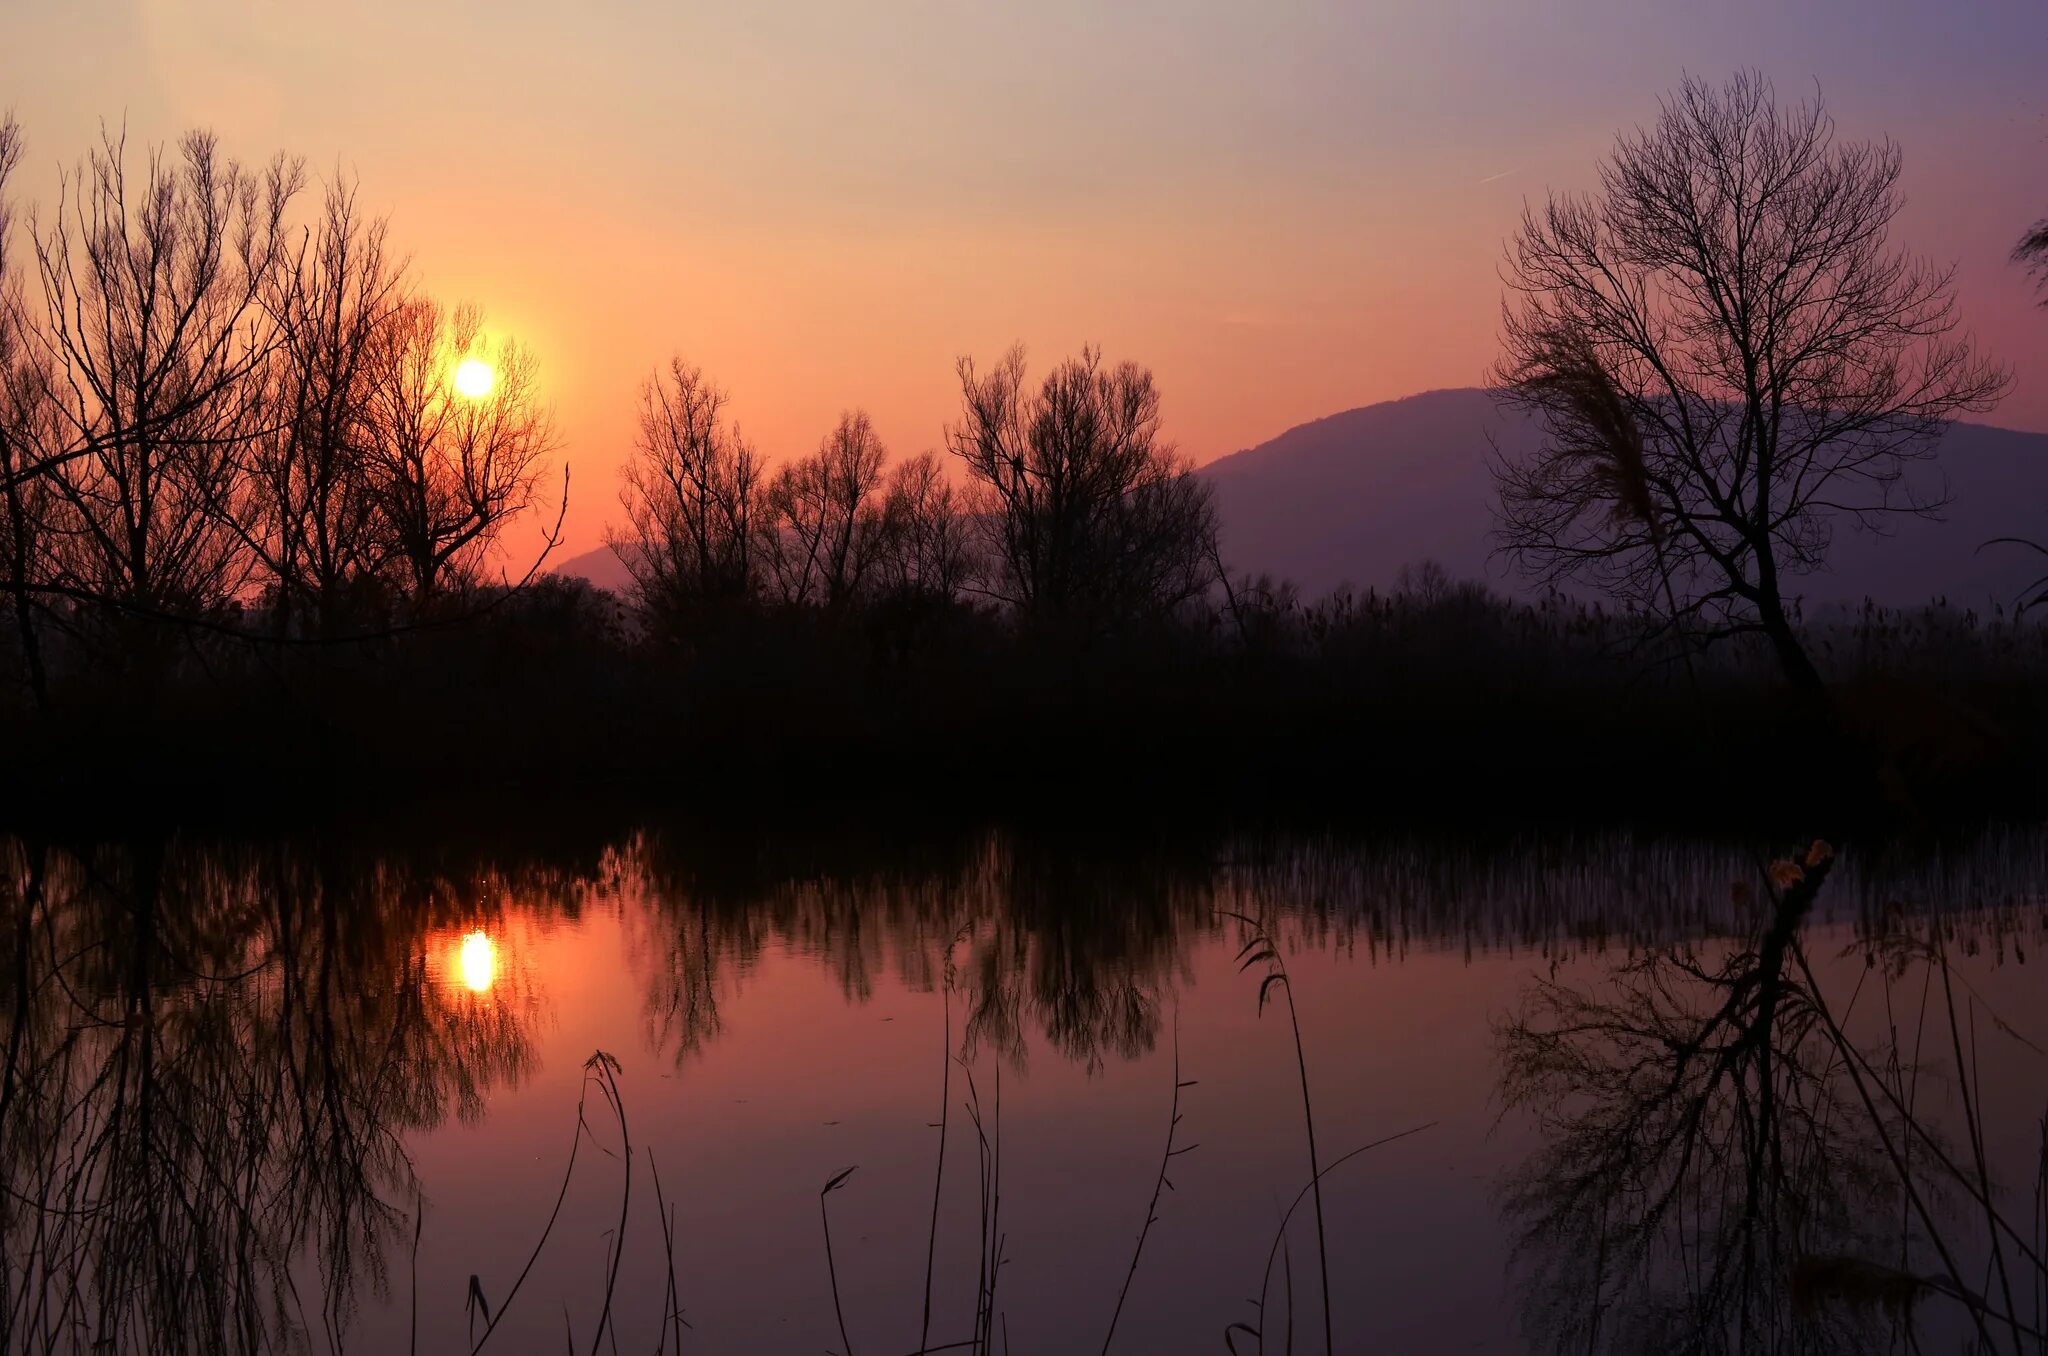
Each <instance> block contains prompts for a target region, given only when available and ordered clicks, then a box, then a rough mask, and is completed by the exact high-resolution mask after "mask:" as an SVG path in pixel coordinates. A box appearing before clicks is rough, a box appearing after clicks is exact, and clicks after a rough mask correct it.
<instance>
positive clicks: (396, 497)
mask: <svg viewBox="0 0 2048 1356" xmlns="http://www.w3.org/2000/svg"><path fill="white" fill-rule="evenodd" d="M377 335H378V338H377V343H376V345H375V353H374V356H373V359H372V362H373V368H374V375H373V378H372V380H371V383H370V400H369V404H370V418H371V420H372V421H373V423H374V427H375V451H374V454H373V456H372V458H371V461H372V466H371V471H370V478H371V494H372V496H373V498H374V501H375V503H376V506H377V511H378V517H379V521H380V523H381V526H382V530H383V531H384V532H386V533H388V534H389V541H388V546H387V548H386V549H388V551H389V553H390V559H391V562H392V564H393V567H394V568H395V569H396V570H398V571H399V573H400V575H401V579H402V583H403V585H404V587H405V590H406V592H407V594H408V595H409V597H410V598H411V600H412V605H413V608H414V611H415V612H416V613H417V612H418V611H419V610H421V609H423V608H427V607H431V606H432V605H433V604H434V602H435V601H436V600H437V599H438V598H439V597H441V596H443V595H445V594H447V593H449V592H451V591H453V590H458V589H461V588H463V587H466V586H468V585H469V584H472V583H474V582H475V581H476V577H477V575H478V572H479V571H480V569H481V568H482V565H483V562H484V560H485V559H486V557H487V556H488V555H489V552H490V549H491V547H492V546H493V545H494V544H496V542H497V540H498V537H499V535H500V534H501V533H502V532H503V530H504V528H505V525H506V524H507V523H508V522H510V521H511V520H512V519H513V518H515V517H517V516H518V515H519V514H521V513H523V512H525V511H526V510H527V509H528V508H530V507H532V505H533V503H534V502H535V490H536V487H537V486H538V484H539V480H540V476H541V474H542V473H543V471H544V470H545V469H546V465H547V458H548V455H549V454H550V453H551V452H552V451H553V450H554V447H555V433H554V421H553V418H552V416H551V415H550V414H549V413H548V411H547V410H546V408H545V407H543V406H542V405H541V403H540V391H539V380H538V378H539V373H538V370H537V368H536V365H535V363H534V360H533V357H532V355H531V354H530V353H528V352H527V350H526V349H525V348H523V347H521V346H520V345H519V344H518V343H517V342H515V341H512V340H503V341H500V342H498V343H496V344H493V343H491V342H490V341H489V340H488V339H486V338H485V336H484V332H483V316H482V313H481V312H479V311H478V310H476V309H475V308H474V307H470V306H460V307H457V308H455V309H454V310H452V311H451V310H448V309H447V308H444V307H443V306H442V305H441V304H440V303H438V302H435V301H433V300H430V299H428V298H425V297H411V298H408V299H407V300H405V301H404V302H403V303H401V304H400V305H399V306H398V308H397V310H396V313H395V314H393V315H392V316H391V317H390V319H389V320H388V321H387V322H386V323H384V324H383V325H381V326H379V327H378V329H377ZM469 361H476V362H480V363H483V364H485V365H486V367H487V369H488V372H489V376H490V386H489V389H488V390H487V391H482V392H468V393H465V392H464V391H463V390H461V389H459V388H458V386H457V380H456V374H457V373H458V372H459V371H461V370H462V366H463V364H464V363H465V362H469ZM565 493H566V491H565Z"/></svg>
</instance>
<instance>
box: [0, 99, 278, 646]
mask: <svg viewBox="0 0 2048 1356" xmlns="http://www.w3.org/2000/svg"><path fill="white" fill-rule="evenodd" d="M302 178H303V175H302V171H301V169H300V166H299V165H298V164H297V163H296V162H293V161H288V160H286V159H285V158H284V157H282V156H279V157H277V158H275V159H273V160H272V161H271V162H270V163H269V165H268V166H267V167H266V168H265V169H264V170H263V171H261V172H250V171H247V170H245V169H243V168H242V167H241V166H240V165H239V164H238V163H236V162H235V161H233V160H231V159H228V158H226V157H224V156H222V155H221V154H220V152H219V148H218V145H217V143H216V142H215V139H214V138H213V137H212V136H211V135H210V134H208V133H204V132H194V133H191V134H189V135H188V136H186V137H185V138H184V140H183V141H182V142H181V143H180V145H179V150H178V156H177V158H176V160H175V162H174V161H172V160H170V159H169V158H167V157H166V156H165V155H164V154H163V153H162V152H161V151H153V152H152V153H151V154H150V156H149V162H148V170H147V173H146V175H145V176H144V179H143V182H142V183H141V185H140V186H139V187H140V192H139V193H137V192H133V191H132V190H133V189H134V188H135V187H136V186H135V185H131V183H130V181H129V178H128V174H127V168H126V147H125V144H124V142H123V140H122V139H120V138H119V137H116V136H114V135H112V134H106V135H104V136H103V137H102V140H101V145H100V147H99V148H98V149H97V150H95V151H93V152H92V153H91V154H89V155H88V156H87V158H86V161H85V163H84V164H83V165H81V166H80V167H79V168H78V169H77V170H76V171H74V172H73V173H72V174H70V175H67V176H66V178H65V182H64V195H63V199H62V200H61V201H60V203H59V206H58V210H57V214H56V220H55V222H54V223H53V224H51V225H50V226H49V227H48V228H47V229H44V228H42V227H41V226H40V225H32V228H31V234H32V236H33V238H34V250H35V255H36V264H37V275H38V278H39V281H40V283H41V291H42V298H41V300H42V305H41V307H40V311H39V318H40V321H41V323H40V324H39V325H37V326H35V327H33V328H32V329H31V330H30V333H31V334H32V335H33V336H34V345H35V348H36V350H37V354H36V356H37V357H38V358H39V359H40V362H39V364H38V370H39V372H40V373H41V375H42V389H41V391H40V392H39V394H40V397H41V398H42V399H43V400H44V401H45V402H47V405H46V410H47V416H48V417H47V427H48V429H49V432H50V441H49V442H47V443H46V444H45V445H44V446H42V447H39V448H38V449H36V450H35V451H34V452H33V453H31V454H30V456H29V457H28V458H26V459H25V460H24V461H23V463H22V464H21V465H20V466H18V467H17V469H16V471H15V472H14V475H13V477H11V478H10V479H17V478H20V477H23V476H25V475H39V474H52V473H53V474H54V479H53V482H52V483H53V485H54V487H55V490H56V493H57V495H58V497H59V498H60V499H61V501H62V505H63V512H62V514H61V515H60V518H59V521H58V522H57V523H56V524H55V533H56V535H55V539H54V541H53V546H54V552H55V555H56V557H57V559H58V562H59V564H60V567H61V572H60V574H59V575H58V578H57V580H56V581H55V582H56V585H57V586H58V587H59V588H61V589H62V590H63V591H65V592H67V593H69V594H71V595H72V596H74V597H77V598H81V599H84V600H86V601H89V602H94V603H101V604H107V605H110V606H112V607H113V608H115V609H117V610H119V611H121V612H122V613H124V614H140V615H144V616H163V615H171V616H188V615H204V614H207V613H210V612H213V611H215V610H217V609H219V608H220V607H221V606H223V605H224V604H225V603H227V602H228V601H229V599H230V598H231V597H232V596H233V595H234V593H235V592H236V590H237V589H238V588H239V586H240V585H241V583H242V582H243V577H244V573H245V570H246V565H247V562H246V559H245V554H244V553H243V552H242V551H240V550H239V549H238V541H237V537H236V534H235V532H234V530H233V528H232V526H231V524H230V522H229V521H228V520H227V517H226V516H225V510H227V509H228V508H229V507H231V505H232V502H233V501H234V499H235V497H236V495H237V493H238V492H239V486H238V483H237V481H238V477H237V469H238V466H239V462H240V451H241V448H242V446H243V445H244V444H245V443H246V442H247V441H248V440H249V438H250V437H252V436H253V434H254V433H255V432H256V431H257V430H258V429H259V428H260V426H261V418H262V402H261V400H260V386H261V383H260V382H259V381H258V380H256V379H255V377H256V375H257V374H258V373H259V372H260V371H261V369H262V368H263V366H264V364H265V362H266V361H267V359H268V357H269V355H270V353H271V351H272V348H273V347H274V345H275V343H276V333H275V330H274V327H272V326H271V325H270V323H269V318H268V317H267V315H266V314H265V312H264V308H263V306H262V305H261V304H260V303H261V298H262V296H263V295H264V293H265V291H266V290H267V289H268V288H270V287H271V286H272V284H273V282H274V279H275V277H276V275H277V273H278V271H279V270H280V269H281V268H282V267H284V265H285V264H286V261H287V257H288V245H287V234H288V233H287V230H286V228H285V225H284V217H285V213H286V210H287V208H288V206H289V204H290V203H291V200H292V199H293V197H294V196H296V194H297V193H298V190H299V187H300V184H301V182H302Z"/></svg>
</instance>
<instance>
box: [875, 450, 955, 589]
mask: <svg viewBox="0 0 2048 1356" xmlns="http://www.w3.org/2000/svg"><path fill="white" fill-rule="evenodd" d="M883 496H884V500H883V502H884V507H883V510H882V523H883V531H882V550H881V556H880V559H879V560H878V561H877V562H876V565H877V571H878V573H879V574H880V577H881V587H882V588H883V589H884V590H885V591H886V592H888V593H890V594H893V595H895V596H896V597H898V598H906V599H907V598H925V599H932V600H938V601H951V600H952V599H954V598H955V597H957V596H958V595H959V593H960V590H961V589H962V588H963V587H965V586H966V583H967V580H968V577H969V575H970V574H971V572H972V571H973V568H974V551H973V544H972V543H971V542H970V541H969V540H968V534H969V531H970V528H969V524H968V522H967V519H966V518H965V516H964V515H963V514H962V513H961V511H960V505H959V496H958V495H957V494H955V493H954V490H953V486H952V485H951V484H950V483H949V482H948V481H947V480H946V468H945V466H944V464H943V463H942V462H941V461H940V460H939V456H938V454H937V453H936V452H924V453H920V454H919V455H917V456H915V457H912V458H911V459H910V460H908V461H901V462H898V463H896V465H895V466H893V467H891V468H890V469H889V476H888V481H887V483H886V485H885V486H884V489H883Z"/></svg>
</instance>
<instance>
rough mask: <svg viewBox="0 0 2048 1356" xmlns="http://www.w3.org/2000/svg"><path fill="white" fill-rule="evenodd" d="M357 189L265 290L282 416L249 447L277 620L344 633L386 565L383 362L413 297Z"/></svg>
mask: <svg viewBox="0 0 2048 1356" xmlns="http://www.w3.org/2000/svg"><path fill="white" fill-rule="evenodd" d="M355 204H356V190H355V186H354V185H353V184H352V183H350V182H347V181H345V180H339V179H338V180H336V181H335V182H334V183H332V184H330V185H329V186H328V189H327V194H326V201H325V203H324V206H323V210H322V213H321V217H320V220H319V222H318V223H317V224H316V225H315V226H314V227H313V228H312V229H311V230H309V231H308V233H307V236H306V239H305V242H304V245H303V246H302V248H301V250H300V251H299V253H298V254H297V255H296V256H295V257H294V258H293V260H292V263H291V266H290V267H289V268H287V269H285V270H282V271H281V272H280V274H279V276H278V278H277V279H276V281H275V285H274V286H273V288H272V290H271V291H270V292H269V293H268V294H267V295H266V296H265V298H264V305H265V306H266V308H267V310H268V312H269V315H270V319H271V322H272V324H274V325H275V326H276V327H277V333H278V336H279V344H278V348H277V351H276V353H275V355H274V358H273V361H272V363H271V365H270V369H271V370H270V373H269V381H270V389H269V400H270V401H271V405H272V411H271V417H270V418H269V419H267V420H266V421H265V423H266V428H265V430H264V432H263V434H262V435H261V436H259V437H258V438H257V439H255V440H254V441H253V442H252V444H251V445H250V448H249V456H248V460H247V473H248V474H249V476H250V477H251V479H252V481H253V486H252V488H253V496H252V502H251V504H250V508H251V509H252V511H253V516H252V517H251V518H250V519H249V520H248V521H247V523H246V531H245V536H246V539H247V540H248V542H249V543H250V545H251V547H252V548H253V549H254V550H255V552H256V554H257V556H258V558H259V560H260V562H261V565H262V568H263V571H264V573H265V574H267V575H268V576H269V579H270V581H271V585H272V588H273V591H274V600H273V611H274V615H275V621H276V624H277V626H278V627H279V628H280V629H281V630H284V631H290V630H292V629H293V628H294V625H295V623H296V622H297V620H298V618H299V617H300V616H301V615H302V614H303V615H304V617H305V618H306V620H307V621H308V622H309V624H310V625H311V627H312V628H313V629H314V631H315V632H316V633H317V634H320V635H333V634H335V632H336V629H337V627H338V626H339V625H340V624H341V623H342V621H343V619H344V616H345V614H346V613H348V612H349V611H350V609H351V608H352V607H353V606H354V605H355V604H356V603H357V602H358V601H359V595H361V594H362V593H363V592H364V591H365V590H366V588H367V587H368V586H369V585H370V583H371V581H373V580H374V579H375V577H376V575H377V573H378V571H379V570H380V569H381V567H382V565H383V563H384V555H385V552H386V551H387V550H388V549H389V547H390V545H391V534H390V533H389V532H387V531H385V530H384V528H383V525H382V524H381V523H380V521H379V519H378V514H377V501H376V497H375V495H374V493H373V491H374V490H375V488H376V483H377V482H376V481H375V479H374V477H373V474H372V472H373V470H374V469H375V465H376V463H375V462H374V461H373V456H374V454H375V451H376V435H377V424H376V420H375V418H374V414H375V410H374V408H373V403H372V394H373V379H374V378H375V377H376V375H377V370H376V367H375V363H374V360H375V359H376V357H377V356H378V355H379V345H380V340H381V338H382V334H383V330H384V327H385V326H387V325H388V324H390V323H391V322H392V321H393V319H394V318H395V317H396V316H397V314H398V307H399V304H400V301H401V300H402V297H401V292H400V271H399V268H398V267H397V266H396V265H395V264H394V263H393V262H392V260H391V259H390V257H389V256H388V254H387V252H386V249H385V229H386V228H385V223H384V221H383V220H381V219H378V220H371V221H365V220H363V219H362V217H361V216H360V215H358V213H357V210H356V205H355Z"/></svg>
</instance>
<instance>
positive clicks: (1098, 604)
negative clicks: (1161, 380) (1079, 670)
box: [946, 347, 1216, 631]
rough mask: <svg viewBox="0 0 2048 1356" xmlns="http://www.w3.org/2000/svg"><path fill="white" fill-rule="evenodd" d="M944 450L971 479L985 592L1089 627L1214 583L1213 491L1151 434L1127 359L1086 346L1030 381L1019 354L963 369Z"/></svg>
mask: <svg viewBox="0 0 2048 1356" xmlns="http://www.w3.org/2000/svg"><path fill="white" fill-rule="evenodd" d="M959 373H960V390H961V396H962V411H961V419H960V422H959V423H958V424H957V425H954V426H952V427H950V428H948V429H947V431H946V439H947V445H948V446H949V448H950V449H951V450H952V452H953V455H954V456H956V457H958V458H959V459H960V460H961V462H962V463H963V464H964V465H965V466H966V468H967V472H968V474H969V476H970V477H971V478H972V489H971V490H970V492H969V495H968V503H967V507H968V510H969V513H970V514H971V515H972V517H973V521H974V522H975V523H976V524H977V525H978V529H979V531H980V533H981V535H982V537H983V543H982V544H983V546H984V548H985V552H984V554H985V558H986V564H987V567H988V568H987V569H986V571H985V572H984V578H983V581H982V585H981V586H982V588H983V589H984V590H985V591H986V592H988V593H989V594H990V595H992V596H994V597H996V598H998V599H1000V600H1001V601H1003V602H1005V603H1008V604H1010V605H1011V606H1013V607H1015V608H1016V609H1018V610H1019V611H1020V612H1021V613H1023V614H1024V615H1025V616H1027V617H1029V618H1031V619H1032V620H1033V621H1034V622H1039V623H1046V624H1051V625H1055V626H1059V627H1067V628H1075V629H1078V630H1081V631H1089V630H1098V629H1101V628H1103V627H1106V626H1111V625H1114V624H1116V623H1118V622H1122V621H1128V620H1131V619H1134V618H1138V617H1143V616H1147V615H1156V614H1157V613H1159V612H1162V611H1165V610H1169V609H1172V608H1175V607H1178V606H1180V605H1181V604H1183V603H1185V602H1187V601H1188V600H1189V599H1191V598H1193V597H1195V596H1196V595H1198V594H1200V593H1201V592H1203V591H1204V590H1205V589H1206V588H1207V587H1208V586H1209V583H1210V582H1211V578H1212V570H1211V567H1210V564H1209V562H1210V558H1211V556H1212V554H1213V551H1212V547H1213V543H1214V538H1215V532H1216V525H1215V511H1214V509H1213V507H1212V505H1211V503H1210V494H1209V490H1208V487H1207V486H1206V485H1204V484H1203V483H1202V482H1201V481H1199V480H1197V479H1196V478H1195V475H1194V473H1193V471H1192V470H1191V469H1190V468H1189V467H1188V466H1187V465H1186V464H1185V463H1184V462H1182V461H1181V460H1180V459H1179V458H1178V457H1177V456H1176V455H1175V454H1174V452H1173V449H1172V447H1171V446H1169V445H1167V444H1165V443H1162V442H1161V441H1160V440H1159V392H1158V389H1157V388H1156V387H1155V386H1154V385H1153V382H1152V373H1151V372H1150V371H1149V370H1148V369H1146V368H1143V367H1140V366H1138V365H1137V364H1136V363H1132V362H1123V363H1119V364H1117V365H1116V366H1115V367H1112V368H1105V367H1104V366H1103V364H1102V355H1101V353H1100V352H1099V351H1098V350H1096V349H1093V348H1088V349H1083V350H1082V352H1081V355H1080V356H1079V357H1078V358H1071V359H1068V360H1067V361H1066V362H1064V363H1062V364H1060V365H1059V366H1058V367H1056V368H1054V369H1053V370H1052V371H1051V372H1050V373H1048V374H1047V375H1046V377H1045V379H1044V381H1043V382H1042V383H1041V384H1040V386H1039V388H1038V389H1037V390H1036V391H1031V390H1027V389H1026V385H1025V367H1024V350H1023V349H1022V348H1021V347H1019V348H1013V349H1011V350H1010V352H1009V353H1008V354H1007V355H1005V356H1004V358H1003V359H1002V361H1001V362H999V363H997V364H996V365H995V366H994V367H993V368H991V369H990V370H989V371H988V372H987V373H985V374H984V373H983V372H981V371H980V370H978V369H977V368H976V367H975V364H974V361H973V359H971V358H962V359H961V360H960V365H959Z"/></svg>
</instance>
